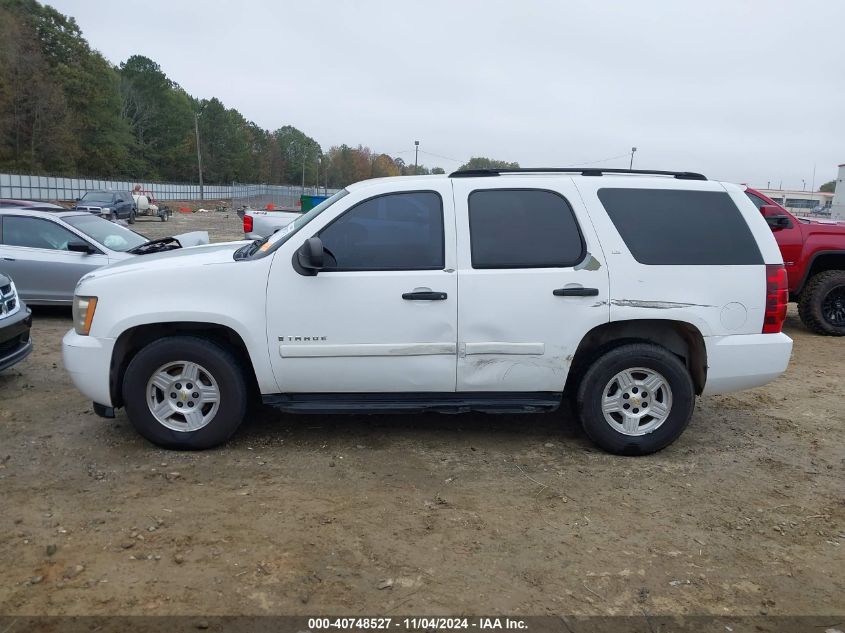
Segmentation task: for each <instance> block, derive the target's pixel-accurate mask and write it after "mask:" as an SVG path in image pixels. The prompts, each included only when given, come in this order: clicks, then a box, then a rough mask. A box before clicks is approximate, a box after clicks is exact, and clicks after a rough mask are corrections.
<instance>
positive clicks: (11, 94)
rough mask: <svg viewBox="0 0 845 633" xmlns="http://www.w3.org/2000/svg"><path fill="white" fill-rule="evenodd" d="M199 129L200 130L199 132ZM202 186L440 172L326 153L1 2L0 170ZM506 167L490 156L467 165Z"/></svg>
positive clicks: (72, 24)
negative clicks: (198, 183) (112, 58)
mask: <svg viewBox="0 0 845 633" xmlns="http://www.w3.org/2000/svg"><path fill="white" fill-rule="evenodd" d="M195 128H196V129H195ZM197 130H198V132H199V138H200V149H201V151H202V163H203V177H204V180H205V182H207V183H228V182H232V181H240V182H266V183H278V184H300V183H303V182H304V184H305V185H306V186H312V185H315V184H319V185H321V186H328V187H330V188H338V187H344V186H346V185H347V184H349V183H352V182H356V181H358V180H364V179H367V178H375V177H380V176H400V175H411V174H414V173H416V174H428V173H444V170H443V169H442V168H439V167H434V168H431V169H429V168H428V167H425V166H422V165H420V166H417V167H416V168H415V166H414V165H413V164H411V165H408V164H406V163H405V161H403V160H402V158H399V157H392V156H389V155H387V154H383V153H377V152H373V151H372V150H370V149H369V148H368V147H364V146H362V145H357V146H354V147H353V146H349V145H340V146H335V147H331V148H329V149H328V150H327V151H325V152H324V151H323V149H322V148H321V147H320V144H319V143H318V142H317V141H316V140H314V139H313V138H311V137H310V136H308V135H307V134H305V133H304V132H302V131H301V130H298V129H297V128H295V127H293V126H290V125H286V126H283V127H280V128H279V129H277V130H275V131H272V132H271V131H269V130H265V129H263V128H261V127H260V126H258V125H256V124H255V123H253V122H252V121H249V120H247V119H246V118H245V117H244V116H243V115H242V114H241V113H240V112H238V111H237V110H235V109H234V108H227V107H226V106H225V105H224V104H223V103H222V102H221V101H220V100H219V99H217V98H211V99H197V98H195V97H193V96H191V95H189V94H188V93H187V92H185V90H184V89H182V87H181V86H179V84H177V83H176V82H174V81H173V80H171V79H170V78H168V77H167V75H166V74H165V73H164V72H163V71H162V69H161V67H160V66H159V65H158V64H157V63H156V62H154V61H153V60H151V59H149V58H147V57H144V56H141V55H133V56H132V57H130V58H129V59H127V60H126V61H125V62H123V63H121V64H120V65H119V66H114V65H113V64H111V63H109V62H108V61H107V60H106V59H105V58H104V57H103V56H102V55H101V54H100V53H99V52H97V51H96V50H93V49H92V48H91V47H90V45H89V44H88V42H87V41H86V40H85V38H84V37H83V36H82V31H81V30H80V28H79V26H78V25H77V23H76V20H74V18H72V17H68V16H65V15H63V14H61V13H60V12H58V11H57V10H55V9H54V8H52V7H50V6H47V5H42V4H40V3H39V2H37V1H36V0H0V171H7V172H8V171H11V172H17V173H31V174H51V175H60V176H89V177H103V178H122V179H133V178H134V179H139V180H164V181H180V182H196V180H197V177H198V170H197V145H196V144H197V140H196V139H197ZM495 166H499V167H511V166H518V165H517V164H516V163H507V162H505V161H495V160H492V159H488V158H483V157H475V158H472V159H470V160H469V161H468V162H467V163H465V164H464V165H462V167H461V168H473V167H475V168H477V167H495Z"/></svg>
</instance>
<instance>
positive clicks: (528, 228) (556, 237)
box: [469, 189, 584, 268]
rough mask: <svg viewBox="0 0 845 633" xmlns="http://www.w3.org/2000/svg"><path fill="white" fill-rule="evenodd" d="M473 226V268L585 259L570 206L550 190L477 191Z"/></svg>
mask: <svg viewBox="0 0 845 633" xmlns="http://www.w3.org/2000/svg"><path fill="white" fill-rule="evenodd" d="M469 230H470V246H471V251H472V267H473V268H563V267H568V266H574V265H575V264H577V263H578V262H580V261H581V260H582V259H584V240H583V238H582V237H581V231H580V230H579V229H578V222H577V221H576V220H575V215H574V214H573V213H572V207H570V206H569V203H568V202H567V201H566V199H565V198H564V197H563V196H561V195H560V194H558V193H554V192H552V191H545V190H542V189H488V190H484V191H473V192H472V193H471V194H470V195H469Z"/></svg>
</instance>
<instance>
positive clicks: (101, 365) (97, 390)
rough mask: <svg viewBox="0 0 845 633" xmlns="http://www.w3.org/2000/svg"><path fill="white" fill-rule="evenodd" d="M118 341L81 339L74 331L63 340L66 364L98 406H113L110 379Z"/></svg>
mask: <svg viewBox="0 0 845 633" xmlns="http://www.w3.org/2000/svg"><path fill="white" fill-rule="evenodd" d="M113 349H114V339H110V338H97V337H94V336H80V335H79V334H77V333H76V332H74V331H73V330H70V331H69V332H68V333H67V334H65V336H64V338H63V339H62V361H63V362H64V365H65V369H66V370H67V372H68V373H69V374H70V377H71V380H73V384H74V385H76V388H77V389H79V391H81V392H82V394H83V395H84V396H86V397H87V398H89V399H90V400H93V401H94V402H95V403H97V404H101V405H104V406H106V407H111V406H112V400H111V390H110V389H109V377H110V374H111V357H112V350H113Z"/></svg>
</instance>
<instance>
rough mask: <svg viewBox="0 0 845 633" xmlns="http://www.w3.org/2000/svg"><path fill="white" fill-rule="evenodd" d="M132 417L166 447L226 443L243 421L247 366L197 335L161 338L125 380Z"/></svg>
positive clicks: (138, 427)
mask: <svg viewBox="0 0 845 633" xmlns="http://www.w3.org/2000/svg"><path fill="white" fill-rule="evenodd" d="M123 401H124V403H125V405H126V413H127V415H128V416H129V421H130V422H131V423H132V425H133V426H134V427H135V429H136V430H137V431H138V432H139V433H140V434H141V435H143V436H144V437H145V438H146V439H148V440H149V441H151V442H153V443H154V444H158V445H159V446H163V447H165V448H175V449H188V450H198V449H204V448H211V447H212V446H216V445H218V444H222V443H223V442H225V441H226V440H228V439H229V437H231V436H232V434H233V433H234V432H235V430H237V428H238V426H240V424H241V422H242V421H243V418H244V415H245V413H246V406H247V387H246V383H245V381H244V374H243V369H242V367H241V366H240V363H239V362H238V360H237V359H236V358H235V356H233V355H232V354H231V353H230V352H228V351H227V350H226V349H224V348H222V347H220V346H219V345H217V344H216V343H213V342H212V341H209V340H206V339H201V338H196V337H192V336H174V337H168V338H163V339H159V340H157V341H156V342H154V343H151V344H150V345H147V346H146V347H145V348H143V349H142V350H141V351H140V352H138V354H136V356H135V357H134V358H133V359H132V362H130V363H129V367H128V368H127V370H126V375H125V377H124V379H123Z"/></svg>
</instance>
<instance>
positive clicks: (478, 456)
mask: <svg viewBox="0 0 845 633" xmlns="http://www.w3.org/2000/svg"><path fill="white" fill-rule="evenodd" d="M200 227H210V229H211V233H212V237H213V239H215V240H219V239H224V238H227V239H231V238H237V237H240V234H239V223H238V220H237V217H236V216H235V214H234V213H233V212H232V213H230V214H229V217H228V218H226V217H224V214H220V213H209V214H195V215H190V216H178V215H177V216H176V217H175V218H174V220H173V221H172V222H170V223H159V222H153V221H141V222H139V223H138V225H137V226H136V228H137V230H139V231H141V232H143V233H146V234H148V235H149V236H151V237H156V236H161V235H165V234H168V233H171V232H179V231H183V230H190V229H193V228H200ZM69 327H70V315H69V312H65V311H44V310H41V311H38V312H36V319H35V327H34V337H35V341H36V350H35V352H34V353H33V355H32V356H31V357H30V358H29V359H28V360H27V361H25V362H24V363H22V364H20V365H19V366H17V367H16V368H14V369H12V370H9V371H6V372H4V373H3V374H0V394H2V396H1V397H2V399H0V499H2V511H1V512H0V570H2V571H0V574H1V575H2V576H1V577H2V579H3V581H2V582H0V614H6V615H11V614H28V615H34V614H199V613H202V614H264V613H274V614H296V613H301V614H332V613H347V614H349V613H368V614H371V615H390V614H417V613H428V614H438V613H439V614H447V613H452V614H458V613H466V614H472V613H485V612H487V613H489V612H497V613H521V614H538V615H540V614H547V613H563V614H597V615H607V614H636V615H639V614H641V613H649V614H652V615H656V614H675V613H697V614H714V615H721V614H728V613H730V614H747V615H756V614H759V613H768V614H834V613H837V614H843V613H845V602H843V598H842V596H843V592H845V571H843V570H845V407H843V403H845V366H843V363H842V358H843V352H845V340H843V339H840V340H835V339H830V338H822V337H818V336H813V335H810V334H808V333H807V332H806V331H804V330H803V329H802V327H801V325H800V323H799V322H798V320H797V318H796V316H795V312H794V311H791V312H790V317H789V320H788V323H787V327H786V331H787V332H788V333H789V334H790V335H791V336H792V337H794V338H795V353H794V357H793V362H792V364H791V366H790V369H789V371H788V372H787V374H786V375H785V376H784V377H783V378H781V379H780V380H778V381H777V382H775V383H773V384H771V385H769V386H767V387H765V388H762V389H758V390H755V391H750V392H745V393H741V394H737V395H733V396H725V397H711V398H706V399H704V400H701V401H700V402H699V403H698V407H697V410H696V414H695V417H694V419H693V421H692V424H691V425H690V427H689V429H688V430H687V432H686V433H685V434H684V436H683V437H682V438H681V439H680V440H679V441H678V442H677V443H676V444H674V445H673V446H671V447H670V448H668V449H666V450H665V451H663V452H662V453H660V454H658V455H655V456H651V457H644V458H636V459H634V458H620V457H613V456H610V455H606V454H603V453H601V452H599V451H598V450H596V449H595V448H593V446H591V444H590V443H589V442H588V441H587V440H586V438H585V437H584V435H583V434H582V432H581V431H580V429H579V428H578V427H577V425H576V424H574V423H573V421H572V420H571V419H568V418H567V417H566V416H565V415H564V414H556V415H546V416H489V415H465V416H437V415H427V416H382V417H339V416H338V417H335V416H301V417H296V416H290V415H288V416H279V415H276V414H275V413H274V412H272V411H268V412H262V413H260V414H258V415H256V416H255V417H254V418H253V419H250V420H249V421H248V422H247V423H246V424H244V426H243V427H242V429H241V430H240V431H239V433H238V434H237V435H236V437H235V438H234V440H233V441H232V442H231V443H230V444H229V445H228V446H226V447H224V448H222V449H219V450H214V451H208V452H204V453H175V452H167V451H163V450H159V449H157V448H155V447H153V446H151V445H149V444H147V443H146V442H145V441H143V440H142V439H141V438H140V437H139V436H138V435H136V434H135V432H134V431H133V430H132V428H131V427H130V425H129V423H128V421H127V420H126V418H125V417H124V415H123V414H122V412H121V413H119V415H118V417H117V419H115V420H112V421H106V420H102V419H100V418H98V417H96V416H95V415H94V414H93V412H92V410H91V405H90V403H89V402H87V401H86V400H85V399H84V398H83V397H82V396H81V395H80V394H79V393H78V392H77V391H76V390H75V389H74V388H73V386H72V385H71V384H70V381H69V379H68V378H67V376H66V375H65V373H64V371H63V369H62V366H61V358H60V351H59V348H60V339H61V336H62V335H63V333H64V332H65V331H66V330H67V329H68V328H69Z"/></svg>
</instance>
